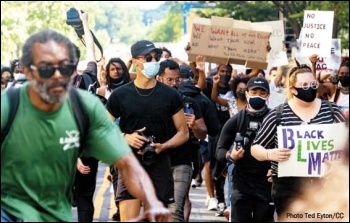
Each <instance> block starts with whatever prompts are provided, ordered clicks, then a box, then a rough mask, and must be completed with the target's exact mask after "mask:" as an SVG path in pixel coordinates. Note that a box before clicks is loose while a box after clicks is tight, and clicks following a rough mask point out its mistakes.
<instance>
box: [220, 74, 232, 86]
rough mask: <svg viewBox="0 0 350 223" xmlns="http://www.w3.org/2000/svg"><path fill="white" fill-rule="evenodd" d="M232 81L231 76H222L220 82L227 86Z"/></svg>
mask: <svg viewBox="0 0 350 223" xmlns="http://www.w3.org/2000/svg"><path fill="white" fill-rule="evenodd" d="M230 79H231V76H230V75H226V74H225V75H220V81H221V82H222V83H225V84H227V83H228V82H229V81H230Z"/></svg>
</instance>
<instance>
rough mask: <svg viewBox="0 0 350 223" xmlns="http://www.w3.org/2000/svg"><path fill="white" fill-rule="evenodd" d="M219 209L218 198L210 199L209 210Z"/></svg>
mask: <svg viewBox="0 0 350 223" xmlns="http://www.w3.org/2000/svg"><path fill="white" fill-rule="evenodd" d="M217 209H218V200H217V199H216V198H214V197H212V198H210V199H209V204H208V211H216V210H217Z"/></svg>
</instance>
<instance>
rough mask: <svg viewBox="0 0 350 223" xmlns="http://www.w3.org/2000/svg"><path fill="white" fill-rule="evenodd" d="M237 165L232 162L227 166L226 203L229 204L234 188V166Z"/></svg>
mask: <svg viewBox="0 0 350 223" xmlns="http://www.w3.org/2000/svg"><path fill="white" fill-rule="evenodd" d="M234 167H235V164H234V163H231V164H230V165H229V166H228V167H227V176H228V178H227V200H226V204H227V206H231V204H230V203H231V193H232V188H233V168H234Z"/></svg>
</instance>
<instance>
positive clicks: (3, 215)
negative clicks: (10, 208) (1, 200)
mask: <svg viewBox="0 0 350 223" xmlns="http://www.w3.org/2000/svg"><path fill="white" fill-rule="evenodd" d="M1 222H24V221H23V220H22V219H19V218H16V217H15V216H12V215H10V214H9V213H8V212H7V211H5V210H4V209H2V208H1Z"/></svg>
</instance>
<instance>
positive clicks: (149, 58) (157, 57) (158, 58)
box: [137, 54, 162, 62]
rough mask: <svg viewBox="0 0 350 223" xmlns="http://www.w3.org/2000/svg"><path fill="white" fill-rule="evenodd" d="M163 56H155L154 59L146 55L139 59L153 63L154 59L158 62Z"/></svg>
mask: <svg viewBox="0 0 350 223" xmlns="http://www.w3.org/2000/svg"><path fill="white" fill-rule="evenodd" d="M161 57H162V55H159V54H155V55H154V57H152V56H151V55H150V54H146V55H144V56H138V57H137V58H145V60H146V62H151V61H152V59H153V58H154V59H155V60H156V61H157V62H158V61H159V60H160V58H161Z"/></svg>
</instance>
